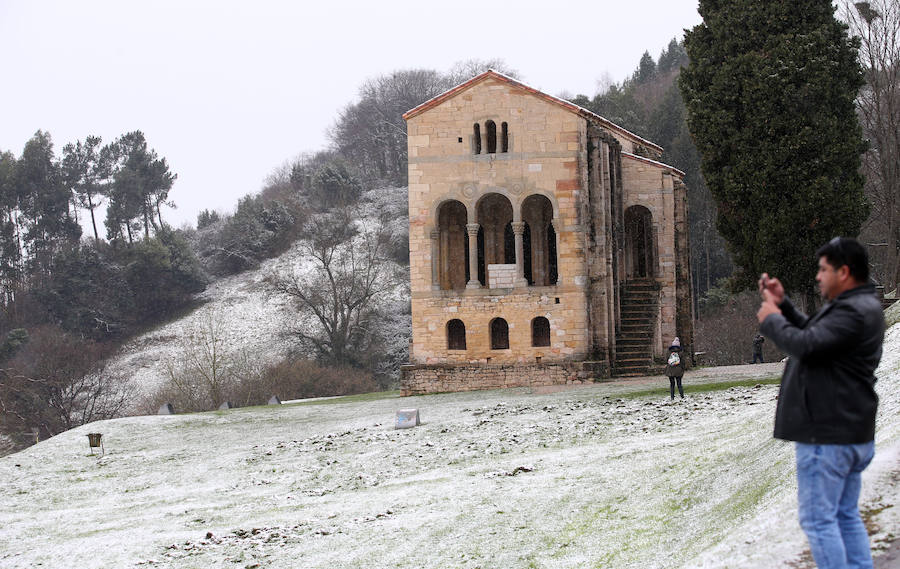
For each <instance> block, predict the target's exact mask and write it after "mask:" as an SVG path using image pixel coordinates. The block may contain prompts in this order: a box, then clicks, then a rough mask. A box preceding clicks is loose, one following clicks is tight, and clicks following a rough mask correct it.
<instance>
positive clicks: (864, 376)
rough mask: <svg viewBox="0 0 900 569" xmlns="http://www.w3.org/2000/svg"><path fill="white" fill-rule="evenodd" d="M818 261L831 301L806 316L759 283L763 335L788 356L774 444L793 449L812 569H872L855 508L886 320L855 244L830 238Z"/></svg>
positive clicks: (869, 447) (870, 437)
mask: <svg viewBox="0 0 900 569" xmlns="http://www.w3.org/2000/svg"><path fill="white" fill-rule="evenodd" d="M816 256H817V257H818V259H819V270H818V273H817V274H816V281H817V282H818V283H819V291H820V292H821V293H822V296H823V297H824V298H825V299H826V300H827V301H828V302H826V303H825V305H824V306H823V307H822V308H821V309H820V310H819V311H818V312H816V313H815V314H814V315H812V316H810V317H807V316H806V315H804V314H802V313H800V312H799V311H798V310H797V309H796V308H794V305H793V304H791V301H790V300H788V298H787V297H786V296H785V294H784V287H783V286H782V284H781V283H780V282H779V281H778V279H774V278H771V277H769V275H768V274H765V273H763V275H762V277H761V278H760V279H759V290H760V294H761V295H762V297H763V301H762V304H761V305H760V307H759V312H757V314H756V316H757V318H758V319H759V322H760V330H761V331H762V333H763V334H765V335H766V337H768V338H769V339H770V340H772V341H773V342H775V345H777V346H778V347H779V348H780V349H781V350H782V351H784V352H785V353H787V354H788V355H789V356H790V358H789V359H788V362H787V365H786V366H785V368H784V375H783V376H782V378H781V390H780V391H779V394H778V406H777V408H776V410H775V437H776V438H779V439H784V440H787V441H795V448H796V453H797V507H798V509H799V514H800V526H801V527H802V528H803V531H805V532H806V536H807V538H808V539H809V549H810V551H811V552H812V555H813V559H815V561H816V565H818V566H819V569H834V568H840V569H845V568H849V567H852V568H854V569H863V568H868V569H871V567H872V555H871V552H870V549H869V536H868V535H867V533H866V527H865V525H864V524H863V522H862V519H861V518H860V515H859V505H858V502H859V493H860V489H861V485H862V476H861V475H862V471H863V470H865V468H866V467H867V466H868V465H869V463H870V462H871V461H872V457H873V456H874V454H875V440H874V439H875V413H876V411H877V410H878V395H877V394H876V393H875V369H876V368H877V367H878V363H879V362H880V361H881V344H882V341H883V340H884V328H885V322H884V313H883V312H882V310H881V303H880V302H879V300H878V297H877V296H876V294H875V287H874V285H872V284H871V283H869V282H868V281H869V260H868V255H867V253H866V250H865V248H864V247H863V246H862V245H861V244H860V243H859V242H858V241H856V240H855V239H849V238H842V237H835V238H834V239H832V240H831V241H829V242H828V243H827V244H826V245H824V246H823V247H822V248H820V249H819V250H818V251H817V252H816Z"/></svg>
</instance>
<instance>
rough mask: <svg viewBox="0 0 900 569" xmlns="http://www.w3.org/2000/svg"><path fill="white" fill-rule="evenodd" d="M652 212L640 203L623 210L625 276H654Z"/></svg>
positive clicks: (637, 277) (633, 277)
mask: <svg viewBox="0 0 900 569" xmlns="http://www.w3.org/2000/svg"><path fill="white" fill-rule="evenodd" d="M654 258H655V255H654V254H653V214H651V213H650V210H649V209H647V208H646V207H644V206H642V205H633V206H631V207H629V208H628V209H626V210H625V278H628V279H643V278H648V277H654V276H655V274H654V273H655V271H654V270H653V269H654V267H655V263H654Z"/></svg>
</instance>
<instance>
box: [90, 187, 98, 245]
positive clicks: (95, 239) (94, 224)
mask: <svg viewBox="0 0 900 569" xmlns="http://www.w3.org/2000/svg"><path fill="white" fill-rule="evenodd" d="M94 207H95V206H94V200H93V199H91V194H88V209H90V210H91V225H92V226H93V227H94V241H97V242H99V241H100V235H99V234H98V233H97V220H96V218H95V217H94Z"/></svg>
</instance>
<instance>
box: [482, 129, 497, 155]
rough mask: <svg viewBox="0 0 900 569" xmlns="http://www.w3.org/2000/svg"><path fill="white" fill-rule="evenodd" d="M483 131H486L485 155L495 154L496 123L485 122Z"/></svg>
mask: <svg viewBox="0 0 900 569" xmlns="http://www.w3.org/2000/svg"><path fill="white" fill-rule="evenodd" d="M484 129H485V130H486V131H487V132H486V133H485V134H486V135H487V153H488V154H495V153H496V152H497V123H495V122H494V121H487V122H486V123H484Z"/></svg>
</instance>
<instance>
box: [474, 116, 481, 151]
mask: <svg viewBox="0 0 900 569" xmlns="http://www.w3.org/2000/svg"><path fill="white" fill-rule="evenodd" d="M474 129H475V133H474V134H473V135H472V143H473V144H472V146H473V150H474V151H475V154H481V125H480V124H478V123H475V127H474Z"/></svg>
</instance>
